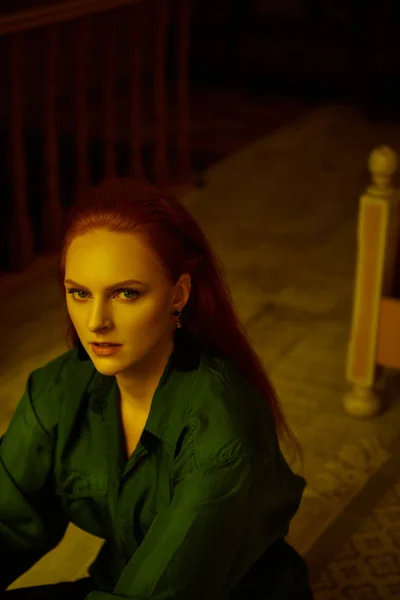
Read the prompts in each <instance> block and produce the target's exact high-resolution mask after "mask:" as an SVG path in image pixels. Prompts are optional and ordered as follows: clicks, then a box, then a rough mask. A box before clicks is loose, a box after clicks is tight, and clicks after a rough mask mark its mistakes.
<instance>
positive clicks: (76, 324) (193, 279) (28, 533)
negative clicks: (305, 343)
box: [0, 179, 312, 600]
mask: <svg viewBox="0 0 400 600" xmlns="http://www.w3.org/2000/svg"><path fill="white" fill-rule="evenodd" d="M60 284H61V285H62V289H63V293H64V294H65V298H66V307H67V313H68V315H67V319H68V345H69V347H70V350H69V351H67V352H65V353H64V354H62V355H61V356H59V357H57V358H55V359H54V360H52V361H51V362H49V363H47V364H46V365H44V366H43V367H41V368H39V369H36V370H34V371H33V372H32V373H31V374H30V375H29V377H28V380H27V383H26V388H25V392H24V394H23V397H22V398H21V400H20V402H19V404H18V406H17V408H16V410H15V413H14V415H13V417H12V419H11V422H10V424H9V427H8V429H7V431H6V433H5V434H4V436H3V438H2V440H1V443H0V590H3V594H4V596H6V597H7V598H10V599H11V600H12V599H13V598H14V599H15V600H17V599H18V598H21V599H22V598H24V599H26V600H28V599H31V598H57V600H60V598H74V599H76V600H78V599H79V598H82V599H83V598H87V600H117V599H121V600H122V599H126V598H132V599H134V600H139V599H140V600H144V599H148V600H150V599H151V600H167V598H171V600H172V599H174V600H267V599H268V600H295V599H296V600H310V599H312V594H311V591H310V587H309V584H308V571H307V567H306V565H305V562H304V561H303V559H302V558H301V557H300V556H299V554H297V553H296V552H295V550H294V549H293V548H291V547H290V546H289V545H288V544H287V543H286V542H285V540H284V538H285V536H286V534H287V533H288V528H289V524H290V521H291V519H292V518H293V516H294V515H295V513H296V511H297V509H298V507H299V504H300V500H301V497H302V493H303V490H304V487H305V480H304V479H303V478H302V477H301V476H298V475H295V474H294V473H293V472H292V471H291V469H290V468H289V466H288V464H287V462H286V461H285V459H284V456H283V454H282V452H281V450H280V447H279V443H278V435H279V434H281V435H282V436H283V437H286V438H288V439H289V440H290V439H291V440H292V442H293V443H294V444H295V445H296V444H297V441H296V439H295V438H294V436H293V435H292V434H291V432H290V430H289V428H288V426H287V424H286V423H285V421H284V418H283V416H282V412H281V410H280V408H279V404H278V400H277V398H276V396H275V393H274V390H273V388H272V386H271V384H270V382H269V380H268V378H267V376H266V374H265V372H264V370H263V367H262V364H261V362H260V360H259V358H258V357H257V355H256V353H255V352H254V350H253V349H252V348H251V345H250V343H249V341H248V340H247V338H246V334H245V332H244V328H243V327H242V325H241V324H240V322H239V320H238V318H237V316H236V314H235V311H234V308H233V306H232V300H231V296H230V292H229V288H228V286H227V284H226V283H225V280H224V275H223V270H222V267H221V266H220V265H219V263H218V260H217V258H216V256H215V255H214V253H213V251H212V249H211V248H210V245H209V243H208V242H207V240H206V238H205V236H204V234H203V233H202V231H201V229H200V228H199V226H198V225H197V224H196V222H195V220H194V219H193V218H192V216H191V215H190V213H189V212H188V211H187V210H186V209H185V208H184V207H183V205H181V204H180V203H179V202H178V201H177V200H176V199H174V198H173V197H169V196H168V195H167V194H165V193H163V192H161V191H160V190H158V189H156V188H154V187H151V186H144V185H138V184H136V183H135V182H132V181H129V180H125V179H117V180H110V181H106V182H104V183H103V184H102V185H100V186H99V187H95V188H91V189H89V190H88V191H87V192H85V193H84V194H83V195H82V196H81V197H80V198H78V201H77V202H76V204H75V205H74V206H73V207H72V209H71V210H70V212H69V215H68V216H67V219H66V227H65V235H64V241H63V247H62V251H61V259H60ZM70 521H72V522H73V523H75V524H76V525H77V526H78V527H80V528H81V529H83V530H85V531H87V532H89V533H91V534H93V535H96V536H98V537H100V538H103V539H104V540H105V543H104V544H103V546H102V548H101V550H100V552H99V554H98V556H97V557H96V559H95V561H94V562H93V563H92V565H91V566H90V568H89V574H90V577H86V578H84V579H81V580H79V581H77V582H66V583H61V584H57V585H50V586H38V587H37V588H25V589H21V590H8V591H4V590H6V588H7V587H8V586H9V585H10V584H11V583H12V582H13V581H14V580H15V579H16V578H17V577H19V576H20V575H21V574H22V573H24V572H25V571H27V570H28V569H29V568H30V567H31V566H32V565H33V564H34V563H35V562H37V561H38V560H39V559H40V558H41V557H42V556H43V555H44V554H46V553H47V552H49V551H50V550H51V549H52V548H54V547H55V546H56V545H57V544H58V543H59V542H60V540H61V539H62V537H63V535H64V533H65V530H66V528H67V525H68V523H69V522H70Z"/></svg>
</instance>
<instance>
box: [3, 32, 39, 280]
mask: <svg viewBox="0 0 400 600" xmlns="http://www.w3.org/2000/svg"><path fill="white" fill-rule="evenodd" d="M22 55H23V47H22V37H21V35H18V34H17V35H13V36H12V37H11V156H12V175H13V189H14V194H13V195H14V197H13V204H12V213H11V223H10V228H9V244H8V247H9V249H10V267H11V270H12V271H15V272H20V271H24V270H26V269H28V268H29V267H30V266H31V264H32V263H33V260H34V257H35V238H34V233H33V228H32V224H31V222H30V219H29V210H28V197H27V193H26V165H25V151H24V139H23V101H22V79H23V62H22Z"/></svg>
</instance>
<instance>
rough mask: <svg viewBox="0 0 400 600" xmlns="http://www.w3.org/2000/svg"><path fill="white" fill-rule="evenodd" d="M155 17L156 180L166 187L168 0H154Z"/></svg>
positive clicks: (158, 183) (154, 100) (157, 183)
mask: <svg viewBox="0 0 400 600" xmlns="http://www.w3.org/2000/svg"><path fill="white" fill-rule="evenodd" d="M152 8H153V15H152V16H153V19H154V23H155V27H154V29H155V31H154V35H155V39H154V58H153V60H154V62H153V70H154V86H153V93H154V97H153V102H154V121H155V127H156V132H155V138H156V139H155V152H154V181H155V183H156V185H159V186H161V187H164V186H165V185H166V184H167V148H166V137H167V136H166V117H167V115H166V85H165V79H166V74H165V47H166V31H167V19H168V12H167V11H168V7H167V0H153V7H152Z"/></svg>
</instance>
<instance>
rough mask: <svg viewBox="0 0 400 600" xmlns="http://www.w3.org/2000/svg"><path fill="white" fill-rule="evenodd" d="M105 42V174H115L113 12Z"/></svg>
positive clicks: (105, 26) (114, 36)
mask: <svg viewBox="0 0 400 600" xmlns="http://www.w3.org/2000/svg"><path fill="white" fill-rule="evenodd" d="M103 44H104V52H105V56H104V58H105V64H104V80H103V81H104V88H103V94H104V137H105V140H104V143H105V144H104V163H105V176H106V177H107V178H108V177H113V176H114V174H115V137H116V136H115V133H116V132H115V54H116V15H115V13H113V12H112V13H111V14H110V15H106V16H105V18H104V34H103Z"/></svg>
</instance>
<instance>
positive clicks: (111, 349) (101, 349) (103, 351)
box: [90, 344, 122, 356]
mask: <svg viewBox="0 0 400 600" xmlns="http://www.w3.org/2000/svg"><path fill="white" fill-rule="evenodd" d="M90 346H91V348H92V350H93V352H94V353H95V354H96V355H97V356H110V355H111V354H115V353H116V352H118V351H119V350H120V349H121V348H122V344H112V345H111V344H110V345H109V346H99V345H97V344H90Z"/></svg>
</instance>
